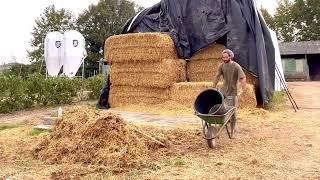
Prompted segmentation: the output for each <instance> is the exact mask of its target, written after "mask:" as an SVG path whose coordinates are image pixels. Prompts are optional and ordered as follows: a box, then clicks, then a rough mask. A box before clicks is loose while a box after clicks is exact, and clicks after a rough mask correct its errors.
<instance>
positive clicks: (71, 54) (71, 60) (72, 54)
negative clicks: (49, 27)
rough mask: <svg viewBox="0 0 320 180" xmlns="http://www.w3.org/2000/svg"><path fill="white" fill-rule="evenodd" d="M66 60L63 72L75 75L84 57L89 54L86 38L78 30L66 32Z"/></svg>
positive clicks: (70, 75)
mask: <svg viewBox="0 0 320 180" xmlns="http://www.w3.org/2000/svg"><path fill="white" fill-rule="evenodd" d="M63 39H64V61H63V73H64V75H65V76H67V77H74V76H75V75H76V73H77V72H78V70H79V68H80V66H81V64H82V62H83V60H84V58H85V57H86V56H87V52H86V49H85V39H84V37H83V36H82V34H80V33H79V32H78V31H74V30H71V31H67V32H65V33H64V38H63Z"/></svg>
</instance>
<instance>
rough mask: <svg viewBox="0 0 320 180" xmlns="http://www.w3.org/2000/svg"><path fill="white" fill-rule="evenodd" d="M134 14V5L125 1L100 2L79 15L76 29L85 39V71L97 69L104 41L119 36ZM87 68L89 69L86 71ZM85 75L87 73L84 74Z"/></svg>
mask: <svg viewBox="0 0 320 180" xmlns="http://www.w3.org/2000/svg"><path fill="white" fill-rule="evenodd" d="M135 14H136V11H135V4H134V3H133V2H130V1H127V0H100V1H99V3H98V4H97V5H90V6H89V8H88V9H87V10H85V11H84V12H83V13H82V14H80V15H79V17H78V19H77V23H76V24H77V28H78V30H79V31H80V32H81V33H82V34H83V35H84V37H85V39H86V45H87V52H88V57H87V59H86V61H85V62H86V67H87V68H86V69H87V70H90V68H91V69H98V61H99V60H100V59H101V58H102V57H103V48H104V47H103V45H104V41H105V40H106V39H107V38H108V37H109V36H112V35H115V34H119V33H120V32H121V30H122V28H123V26H124V24H125V23H126V21H127V20H128V19H130V18H131V17H132V16H134V15H135ZM88 68H89V69H88ZM86 74H87V73H86Z"/></svg>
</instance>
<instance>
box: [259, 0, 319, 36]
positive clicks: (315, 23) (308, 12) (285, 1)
mask: <svg viewBox="0 0 320 180" xmlns="http://www.w3.org/2000/svg"><path fill="white" fill-rule="evenodd" d="M261 12H262V14H263V16H264V18H265V20H266V22H267V24H268V25H269V26H270V27H271V28H272V29H273V30H275V31H276V32H277V34H278V38H279V39H280V40H282V41H285V42H292V41H311V40H319V39H320V29H319V27H320V13H319V12H320V1H319V0H294V1H290V0H281V1H280V2H279V6H278V8H277V10H276V13H275V15H274V16H271V15H270V14H269V13H268V12H267V11H265V10H264V9H261Z"/></svg>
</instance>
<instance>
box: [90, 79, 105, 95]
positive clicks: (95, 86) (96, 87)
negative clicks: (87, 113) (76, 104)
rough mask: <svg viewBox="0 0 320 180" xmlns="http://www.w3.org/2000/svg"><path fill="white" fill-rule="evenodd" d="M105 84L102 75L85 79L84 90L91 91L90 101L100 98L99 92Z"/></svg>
mask: <svg viewBox="0 0 320 180" xmlns="http://www.w3.org/2000/svg"><path fill="white" fill-rule="evenodd" d="M104 83H105V78H104V76H103V75H97V76H93V77H90V78H88V79H87V82H86V90H88V91H91V93H90V95H89V96H90V99H98V98H99V96H100V91H101V89H102V87H103V84H104Z"/></svg>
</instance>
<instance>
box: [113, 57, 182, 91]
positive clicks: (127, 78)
mask: <svg viewBox="0 0 320 180" xmlns="http://www.w3.org/2000/svg"><path fill="white" fill-rule="evenodd" d="M185 69H186V68H185V61H184V60H179V59H163V60H162V61H159V62H150V63H144V62H130V63H129V62H125V63H114V64H113V65H112V70H111V82H112V84H113V85H126V86H144V87H159V88H166V87H170V86H171V85H172V84H173V83H175V82H180V81H186V72H185Z"/></svg>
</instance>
